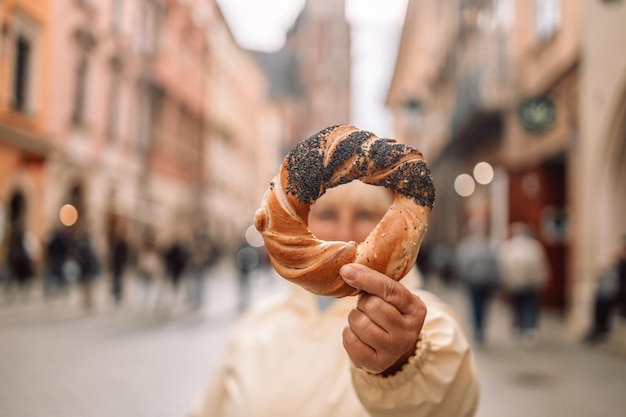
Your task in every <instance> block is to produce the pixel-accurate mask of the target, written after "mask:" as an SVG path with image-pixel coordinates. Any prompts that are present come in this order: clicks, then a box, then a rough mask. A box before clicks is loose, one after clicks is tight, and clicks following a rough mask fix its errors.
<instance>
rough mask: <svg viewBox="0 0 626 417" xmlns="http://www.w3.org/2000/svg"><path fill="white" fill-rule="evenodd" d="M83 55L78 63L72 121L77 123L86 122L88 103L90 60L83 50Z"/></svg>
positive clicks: (78, 124)
mask: <svg viewBox="0 0 626 417" xmlns="http://www.w3.org/2000/svg"><path fill="white" fill-rule="evenodd" d="M80 55H81V56H80V57H79V59H78V63H77V65H76V77H75V78H74V79H75V80H76V84H75V86H74V111H73V112H72V122H73V123H74V124H75V125H77V126H80V125H83V124H84V123H85V113H86V109H85V106H86V103H87V99H86V97H87V75H88V70H89V66H88V61H87V55H86V54H85V53H84V52H82V51H81V54H80Z"/></svg>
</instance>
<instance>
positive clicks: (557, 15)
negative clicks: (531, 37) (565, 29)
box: [535, 0, 561, 42]
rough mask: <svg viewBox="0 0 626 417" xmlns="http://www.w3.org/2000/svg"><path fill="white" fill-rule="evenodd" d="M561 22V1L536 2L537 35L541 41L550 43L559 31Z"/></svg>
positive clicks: (540, 0) (541, 0) (545, 0)
mask: <svg viewBox="0 0 626 417" xmlns="http://www.w3.org/2000/svg"><path fill="white" fill-rule="evenodd" d="M560 21H561V9H560V4H559V0H535V34H536V35H537V38H538V39H539V40H540V41H542V42H545V41H549V40H550V39H551V38H552V37H553V36H554V35H555V34H556V32H557V30H558V29H559V24H560Z"/></svg>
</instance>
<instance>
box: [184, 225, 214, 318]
mask: <svg viewBox="0 0 626 417" xmlns="http://www.w3.org/2000/svg"><path fill="white" fill-rule="evenodd" d="M217 256H218V253H217V248H216V245H215V244H214V243H213V241H212V240H211V238H210V237H209V236H208V235H204V234H203V235H196V236H195V237H194V244H193V247H192V249H191V257H190V259H189V278H188V282H187V284H188V285H187V301H188V303H189V305H190V306H191V308H192V309H194V310H199V309H200V308H201V307H202V305H203V303H204V293H205V283H206V279H207V272H208V270H209V268H211V267H212V266H213V265H214V264H215V263H216V262H217Z"/></svg>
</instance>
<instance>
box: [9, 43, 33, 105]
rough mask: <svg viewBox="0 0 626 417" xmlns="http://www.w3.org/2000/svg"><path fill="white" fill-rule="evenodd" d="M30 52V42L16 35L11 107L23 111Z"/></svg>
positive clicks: (25, 102)
mask: <svg viewBox="0 0 626 417" xmlns="http://www.w3.org/2000/svg"><path fill="white" fill-rule="evenodd" d="M30 54H31V47H30V42H28V39H25V38H24V37H22V36H18V38H17V41H16V42H15V67H14V68H13V74H14V75H13V108H14V109H16V110H19V111H23V112H25V111H26V110H27V97H28V74H29V68H30V63H29V61H30Z"/></svg>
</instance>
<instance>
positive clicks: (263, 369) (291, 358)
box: [190, 274, 478, 417]
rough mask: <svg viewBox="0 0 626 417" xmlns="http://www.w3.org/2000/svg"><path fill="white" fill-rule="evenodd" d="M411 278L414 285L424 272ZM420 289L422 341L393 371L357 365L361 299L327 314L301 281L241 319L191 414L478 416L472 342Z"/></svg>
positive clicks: (336, 304)
mask: <svg viewBox="0 0 626 417" xmlns="http://www.w3.org/2000/svg"><path fill="white" fill-rule="evenodd" d="M410 275H411V274H410ZM414 275H416V274H414ZM402 282H403V283H404V284H405V285H407V286H408V287H409V288H411V287H412V286H413V285H416V277H415V276H410V277H409V276H408V277H406V278H405V279H403V280H402ZM416 293H417V294H418V295H419V296H420V297H421V298H422V299H423V300H424V302H425V303H426V304H427V307H428V313H427V316H426V320H425V323H424V326H423V329H422V333H421V340H420V341H419V342H418V344H417V347H416V351H415V355H414V356H413V357H412V358H411V359H410V361H409V363H408V364H407V365H405V366H404V368H403V369H402V370H401V371H399V372H398V373H396V374H395V375H392V376H390V377H386V378H385V377H381V376H379V375H373V374H369V373H367V372H365V371H363V370H360V369H356V368H355V367H353V366H352V365H351V362H350V359H349V357H348V355H347V353H346V351H345V350H344V348H343V346H342V338H341V332H342V329H343V327H344V326H345V325H346V323H347V316H348V313H349V312H350V310H351V309H352V308H353V307H354V306H355V303H356V297H347V298H342V299H338V300H336V301H333V302H332V304H331V305H330V307H329V308H328V309H327V310H326V311H323V312H322V311H320V310H319V308H318V306H317V299H316V296H314V295H312V294H310V293H308V292H306V291H304V290H302V289H301V288H300V287H296V286H293V288H291V289H290V293H289V297H286V298H285V299H283V300H280V301H276V302H273V303H272V304H271V305H265V306H264V307H262V308H260V309H257V310H254V311H251V312H250V314H248V315H247V316H246V317H245V318H243V319H242V321H241V322H240V323H239V325H238V326H237V328H236V329H235V330H234V333H233V335H232V338H231V339H230V342H229V343H228V345H227V346H226V350H225V356H224V358H223V360H222V361H221V363H220V364H219V366H218V368H217V370H216V372H215V374H214V375H213V378H212V380H211V381H210V384H209V387H208V390H207V392H206V395H205V396H204V398H203V399H202V401H201V404H200V407H199V408H198V410H197V411H195V412H193V413H192V414H191V415H190V417H309V416H310V417H313V416H316V417H365V416H394V417H404V416H407V417H408V416H411V417H425V416H428V417H467V416H473V415H474V411H475V409H476V405H477V400H478V381H477V376H476V372H475V367H474V360H473V356H472V352H471V350H470V347H469V344H468V342H467V340H466V338H465V336H464V334H463V332H462V330H461V328H460V325H459V324H458V322H457V321H456V320H455V318H454V317H453V315H452V314H451V311H450V310H449V309H448V308H447V307H445V306H444V305H442V303H441V302H440V301H439V300H438V299H437V298H436V297H435V296H434V295H432V294H430V293H428V292H425V291H416ZM277 342H278V343H277Z"/></svg>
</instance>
